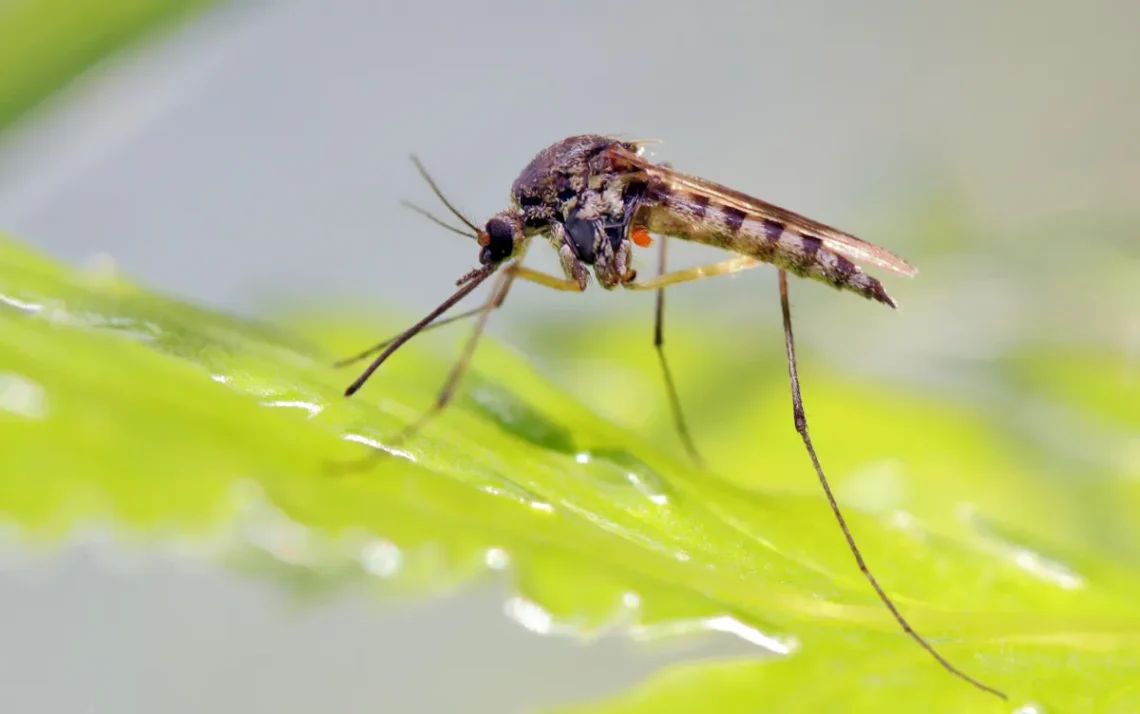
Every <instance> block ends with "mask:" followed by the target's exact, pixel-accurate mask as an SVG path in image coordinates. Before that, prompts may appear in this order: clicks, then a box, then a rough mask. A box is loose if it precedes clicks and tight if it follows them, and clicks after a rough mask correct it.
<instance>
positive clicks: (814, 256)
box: [634, 190, 895, 307]
mask: <svg viewBox="0 0 1140 714" xmlns="http://www.w3.org/2000/svg"><path fill="white" fill-rule="evenodd" d="M634 220H635V221H636V222H637V223H638V224H641V225H644V226H645V227H646V228H647V229H648V230H649V231H650V232H651V233H660V234H662V235H670V236H675V237H677V238H684V239H686V240H692V241H696V242H697V243H704V244H705V245H711V246H715V247H717V248H723V249H725V250H730V251H732V252H734V253H739V254H741V255H746V256H748V257H750V258H755V259H756V260H762V261H764V262H765V263H771V264H773V265H775V266H776V267H778V268H783V269H784V270H787V271H788V272H789V273H792V274H794V275H798V276H800V277H803V278H811V279H813V280H818V281H820V282H823V283H827V284H828V285H831V286H833V287H836V288H839V289H841V290H849V291H851V292H853V293H858V294H859V295H862V296H863V297H865V298H870V299H871V300H877V301H879V302H882V303H885V304H887V305H890V306H891V307H895V302H894V300H892V299H891V298H890V296H888V295H887V292H886V290H884V289H883V285H882V283H880V282H879V281H878V280H876V279H875V278H872V277H871V276H869V275H867V274H866V273H864V272H863V271H862V270H860V269H859V267H858V266H857V265H855V264H854V263H852V262H851V261H850V260H848V259H847V258H845V257H844V256H842V255H839V254H838V253H835V252H832V251H830V250H828V249H827V245H826V244H825V242H824V241H823V239H821V238H820V237H819V236H815V235H811V234H810V233H809V232H806V231H801V230H797V227H796V226H795V225H794V224H792V225H788V224H785V223H784V222H781V221H778V220H774V219H771V218H767V217H765V216H762V215H759V214H753V213H748V212H746V211H742V210H740V209H739V208H737V207H735V206H732V205H728V204H724V203H721V202H720V201H718V200H716V199H714V198H711V197H709V196H706V195H704V194H699V193H690V192H685V191H672V190H658V191H650V192H649V193H648V194H647V195H646V197H645V199H644V200H643V201H642V205H641V209H640V210H639V211H638V214H637V216H636V218H635V219H634Z"/></svg>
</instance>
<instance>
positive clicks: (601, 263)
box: [338, 134, 1007, 699]
mask: <svg viewBox="0 0 1140 714" xmlns="http://www.w3.org/2000/svg"><path fill="white" fill-rule="evenodd" d="M646 143H648V142H644V141H628V140H622V139H620V138H618V137H613V136H606V135H600V134H583V135H579V136H571V137H568V138H566V139H563V140H561V141H559V142H557V143H555V144H552V145H550V146H548V147H547V148H545V149H543V150H542V151H540V152H539V153H538V154H537V155H536V156H535V157H534V159H532V160H531V162H530V163H529V164H528V165H527V166H526V168H524V169H523V170H522V173H520V174H519V176H518V178H517V179H515V182H514V184H513V185H512V186H511V206H510V208H508V209H506V210H504V211H501V212H499V213H496V214H495V215H493V216H491V218H490V219H489V220H487V222H486V223H485V224H484V225H483V226H478V225H476V224H475V223H473V222H472V221H471V220H469V219H468V218H467V217H466V216H464V215H463V213H461V212H460V211H459V210H458V209H456V208H455V206H453V205H452V204H451V202H450V201H448V199H447V198H446V197H445V196H444V194H443V192H442V191H441V190H440V189H439V187H438V186H437V185H436V183H435V181H434V180H433V179H432V177H431V175H430V174H429V173H428V172H427V170H426V169H425V168H424V166H423V164H422V163H420V161H419V159H418V158H416V157H415V156H412V161H413V163H415V165H416V168H417V169H418V170H419V173H420V174H421V175H422V176H423V178H424V180H426V181H427V183H428V185H429V186H430V187H431V189H432V191H433V192H434V193H435V195H436V197H437V198H438V199H439V200H440V202H441V203H443V205H444V206H445V207H446V208H447V210H448V211H450V212H451V214H452V215H453V216H455V218H456V219H458V220H459V221H460V222H461V223H462V224H463V226H464V227H465V228H460V227H456V226H454V225H451V224H450V223H448V222H446V221H444V220H441V219H440V218H437V217H436V216H434V215H432V214H431V213H430V212H428V211H426V210H424V209H422V208H420V207H419V206H416V205H414V204H410V203H407V202H405V205H407V206H408V207H410V208H412V209H413V210H415V211H417V212H418V213H420V214H422V215H424V216H425V217H427V218H428V219H429V220H431V221H433V222H434V223H436V224H437V225H440V226H442V227H443V228H445V229H447V230H449V231H452V232H454V233H458V234H460V235H464V236H467V237H469V238H474V239H475V242H476V243H477V244H478V245H479V264H480V265H479V267H478V268H475V269H474V270H471V271H470V272H468V273H466V274H465V275H463V276H462V277H460V278H459V280H457V281H456V287H457V288H458V289H457V290H456V291H455V293H454V294H452V295H451V297H449V298H447V299H446V300H444V301H443V302H442V303H441V304H440V305H439V306H438V307H437V308H435V309H434V310H432V311H431V312H429V313H428V314H427V315H426V316H425V317H424V318H423V319H422V320H420V321H419V322H417V323H416V324H414V325H412V326H411V327H409V328H408V329H407V330H405V331H404V332H402V333H400V334H399V335H398V336H396V337H394V338H392V339H389V340H385V341H384V342H381V343H380V344H377V345H375V346H373V347H371V348H369V349H367V350H365V351H363V352H361V353H360V354H358V355H355V356H353V357H350V358H348V359H346V360H343V361H341V362H340V363H338V366H343V365H347V364H351V363H354V362H357V361H360V360H364V359H367V358H368V357H370V356H372V355H374V354H376V353H377V352H379V354H378V355H377V356H376V357H375V358H374V359H373V360H372V362H371V364H369V365H368V367H367V369H365V370H364V372H363V373H362V374H361V375H360V376H359V377H358V378H357V379H356V381H354V382H353V383H352V384H351V385H349V387H348V388H347V389H346V390H345V395H346V396H352V395H353V394H355V393H356V392H357V390H359V389H360V388H361V387H362V386H363V385H364V383H365V382H366V381H368V378H369V377H371V376H372V373H373V372H375V371H376V369H377V368H378V367H380V365H381V364H383V363H384V361H385V360H387V359H388V357H389V356H391V355H392V353H393V352H395V351H396V350H398V349H399V348H400V347H401V346H402V345H403V344H404V343H406V342H407V341H408V340H410V339H411V338H412V337H414V336H415V335H416V334H418V333H420V332H423V331H424V330H427V329H431V328H433V327H440V326H442V325H444V324H447V323H450V322H455V321H457V320H462V319H465V318H471V317H474V318H476V321H475V327H474V329H473V330H472V332H471V336H470V337H469V338H468V340H467V342H466V344H465V346H464V348H463V352H462V353H461V355H460V357H459V359H458V360H457V361H456V363H455V365H454V366H453V367H452V369H451V371H450V373H449V374H448V377H447V380H446V381H445V382H444V385H443V387H442V388H441V390H440V392H439V394H438V396H437V398H436V400H435V402H434V403H433V404H432V406H431V407H430V408H429V409H427V410H426V411H425V412H424V413H423V414H422V416H420V417H419V418H418V419H417V420H415V421H413V422H411V423H410V424H409V425H408V426H407V427H405V428H404V430H403V431H401V432H400V433H399V434H398V435H397V437H396V438H397V440H398V441H402V440H404V439H407V438H409V437H411V436H413V435H415V434H416V433H417V432H418V431H419V430H420V429H421V428H422V427H423V425H424V424H425V423H426V422H427V421H428V420H430V419H431V418H432V417H434V416H435V415H437V414H438V413H439V412H440V411H442V410H443V409H444V408H445V407H446V406H447V405H448V403H449V402H450V401H451V398H452V397H453V396H454V394H455V392H456V388H457V386H458V384H459V382H460V380H461V379H462V377H463V375H464V373H465V372H466V370H467V367H468V365H469V363H470V360H471V356H472V354H473V353H474V351H475V347H476V345H477V344H478V342H479V338H480V336H481V335H482V334H483V331H484V328H485V326H486V324H487V319H488V317H489V316H490V314H491V312H492V311H493V310H495V309H497V308H499V307H500V306H501V305H502V304H503V301H504V300H505V299H506V297H507V292H508V291H509V290H510V287H511V285H512V284H513V283H514V281H516V280H520V279H521V280H525V281H528V282H532V283H537V284H539V285H543V286H545V287H548V288H553V289H555V290H562V291H566V292H582V291H584V290H585V289H586V288H587V286H588V285H589V283H590V269H591V268H593V277H594V279H595V280H596V281H597V283H598V284H599V285H600V286H601V287H602V288H603V289H605V290H613V289H615V288H618V287H622V288H625V289H627V290H654V291H656V309H655V321H654V330H653V346H654V348H655V351H656V353H657V358H658V362H659V364H660V366H661V371H662V374H663V377H664V382H665V387H666V390H667V392H668V398H669V405H670V410H671V413H672V417H673V422H674V426H675V428H676V431H677V434H678V436H679V437H680V440H681V442H682V445H683V446H684V448H685V450H686V451H687V452H688V454H689V456H690V457H691V458H692V460H693V461H694V462H696V463H697V465H698V466H703V464H704V460H703V459H702V458H701V456H700V452H699V451H698V450H697V448H696V446H695V444H694V443H693V439H692V436H691V435H690V432H689V428H688V426H687V425H686V423H685V418H684V415H683V412H682V410H681V404H680V399H679V398H678V395H677V390H676V387H675V385H674V382H673V376H672V374H671V372H670V370H669V365H668V363H667V361H666V359H665V351H664V341H665V339H664V322H665V288H667V287H669V286H671V285H677V284H679V283H685V282H690V281H693V280H697V279H699V278H706V277H711V276H714V275H725V274H728V273H735V272H738V271H741V270H747V269H750V268H755V267H758V266H761V265H767V264H771V265H774V266H775V267H776V268H777V270H778V278H779V280H778V283H779V290H780V307H781V311H782V313H783V326H784V346H785V350H786V352H787V360H788V378H789V382H790V387H791V397H792V414H793V418H794V422H795V428H796V431H797V432H799V435H800V437H801V439H802V440H803V443H804V447H805V448H806V450H807V453H808V456H809V457H810V459H811V462H812V466H813V467H814V468H815V473H816V476H818V478H819V483H820V485H821V486H822V487H823V492H824V494H825V495H826V496H827V501H828V504H829V505H830V506H831V511H832V513H833V514H834V516H835V520H836V521H837V522H838V523H839V527H840V529H841V530H842V531H843V536H844V538H845V539H846V540H847V546H848V548H849V549H850V550H851V553H852V555H853V556H854V557H855V562H856V564H857V565H858V566H859V570H860V572H862V574H863V576H864V577H865V578H866V579H867V582H868V583H870V585H871V587H872V588H873V589H874V591H875V593H876V594H877V595H878V597H879V599H880V600H881V601H882V602H883V604H884V605H885V606H886V608H887V609H888V610H889V611H890V613H891V615H892V616H893V617H894V619H895V620H896V621H897V622H898V624H899V626H900V627H901V628H902V630H903V632H905V633H906V634H907V635H908V636H909V637H910V638H911V639H913V640H914V641H915V642H916V643H917V644H918V645H919V646H921V647H922V648H923V649H924V650H926V651H927V652H928V653H929V654H930V655H931V656H932V657H933V658H934V659H935V660H937V662H938V663H939V664H940V665H942V667H943V668H945V669H946V671H948V672H950V673H951V674H952V675H954V676H955V677H958V678H960V679H963V680H965V681H966V682H969V683H970V684H972V685H973V686H975V687H977V688H978V689H980V690H982V691H985V692H988V693H990V694H993V695H995V696H997V697H1000V698H1001V699H1006V698H1007V697H1006V695H1005V693H1003V692H1001V691H1000V690H998V689H995V688H993V687H991V686H989V685H986V684H984V683H982V682H981V681H979V680H977V679H975V678H974V677H972V676H970V675H968V674H967V673H966V672H964V671H963V670H961V669H959V668H957V667H956V666H954V665H953V664H951V663H950V661H949V660H947V659H946V658H945V657H943V656H942V655H941V654H940V653H939V652H938V651H937V650H936V649H935V648H934V646H933V645H932V644H931V643H930V642H929V641H927V640H926V638H924V637H923V636H922V635H920V634H919V633H918V632H916V631H915V629H914V628H913V627H911V625H910V623H909V622H908V621H907V620H906V618H905V617H904V616H903V615H902V613H901V612H900V611H899V609H898V608H897V607H896V606H895V604H894V602H893V601H892V600H891V598H890V596H889V595H887V593H886V591H885V590H884V589H883V588H882V586H880V585H879V582H878V581H877V580H876V579H875V576H874V575H872V574H871V570H870V569H869V568H868V567H867V563H866V561H864V559H863V555H862V553H861V552H860V550H859V547H858V545H856V543H855V538H854V536H853V535H852V533H851V530H850V528H849V527H848V526H847V521H846V519H844V517H843V513H842V511H841V510H840V508H839V503H838V502H837V501H836V500H835V496H834V494H833V493H832V491H831V486H830V485H829V484H828V481H827V477H826V476H825V475H824V471H823V467H822V466H821V465H820V461H819V457H818V456H817V455H816V450H815V447H814V445H813V444H812V440H811V437H810V436H809V433H808V423H807V416H806V414H805V412H804V405H803V398H802V395H801V392H800V379H799V373H798V369H797V366H796V350H795V341H794V339H793V336H792V317H791V308H790V306H789V302H788V273H791V274H793V275H796V276H799V277H802V278H809V279H811V280H815V281H818V282H822V283H825V284H827V285H830V286H832V287H833V288H836V289H839V290H843V291H847V292H852V293H855V294H857V295H861V296H863V297H864V298H867V299H870V300H873V301H876V302H879V303H883V304H884V305H888V306H890V307H892V308H894V307H897V305H896V303H895V301H894V300H893V299H892V298H891V297H890V296H889V295H887V292H886V290H885V289H884V288H883V285H882V283H880V282H879V281H878V280H877V279H875V278H873V277H871V276H869V275H867V274H866V273H864V272H863V271H862V270H861V269H860V268H859V267H858V266H857V265H856V263H857V262H858V263H863V264H865V265H868V266H873V267H875V268H881V269H883V270H888V271H891V272H893V273H896V274H898V275H903V276H907V277H912V276H914V275H915V274H916V273H917V270H916V269H915V268H914V266H912V265H911V264H910V263H908V262H906V261H905V260H903V259H902V258H900V257H898V256H896V255H894V254H893V253H891V252H890V251H887V250H885V249H883V248H880V247H879V246H876V245H872V244H871V243H868V242H866V241H863V240H861V239H859V238H856V237H855V236H852V235H850V234H847V233H844V232H842V231H840V230H838V229H836V228H832V227H831V226H827V225H824V224H823V223H819V222H817V221H814V220H812V219H810V218H807V217H805V216H802V215H799V214H797V213H793V212H791V211H788V210H785V209H783V208H780V207H778V206H774V205H772V204H770V203H767V202H765V201H762V200H760V199H758V198H753V197H752V196H748V195H746V194H744V193H741V192H740V191H736V190H734V189H731V188H729V187H727V186H723V185H721V184H718V183H714V182H712V181H709V180H706V179H703V178H699V177H697V176H692V175H689V174H684V173H681V172H679V171H676V170H674V169H673V168H672V166H670V165H668V164H659V163H655V162H652V161H650V160H648V159H647V158H645V157H644V156H643V151H644V147H645V144H646ZM653 235H657V236H660V237H661V240H659V242H658V246H659V247H658V267H657V275H656V276H655V277H652V278H649V279H646V280H638V279H637V271H636V270H634V269H633V268H632V267H631V265H630V263H631V257H632V253H633V246H635V245H636V246H639V247H648V246H649V245H650V244H651V240H652V236H653ZM537 236H541V237H543V238H545V239H546V240H548V241H549V242H550V244H551V246H553V248H554V250H555V251H557V253H558V257H559V260H560V262H561V265H562V272H563V275H562V276H557V275H551V274H549V273H544V272H540V271H537V270H532V269H531V268H527V267H525V266H524V265H523V259H524V257H525V255H526V251H527V249H528V247H529V246H530V242H531V239H532V238H535V237H537ZM668 237H673V238H680V239H683V240H688V241H693V242H695V243H702V244H705V245H710V246H713V247H716V248H721V249H724V250H726V251H729V252H731V253H734V254H735V255H734V256H733V257H731V258H728V259H727V260H722V261H720V262H717V263H710V264H707V265H701V266H697V267H693V268H688V269H684V270H677V271H673V272H667V271H666V244H667V242H666V240H665V239H666V238H668ZM492 276H495V279H494V280H493V281H492V288H491V292H490V296H489V297H488V299H487V300H486V302H484V303H483V304H482V305H481V306H480V307H478V308H476V309H474V310H470V311H468V312H464V313H461V314H458V315H455V316H452V317H448V318H443V319H440V318H441V317H442V316H443V315H444V313H446V312H447V311H448V310H450V309H451V308H452V307H453V306H455V305H456V303H458V302H460V301H461V300H462V299H463V298H465V297H466V296H467V295H469V294H470V293H471V292H472V291H474V290H475V289H476V288H477V287H478V286H479V285H481V284H482V283H483V282H484V281H486V280H488V279H490V278H491V277H492Z"/></svg>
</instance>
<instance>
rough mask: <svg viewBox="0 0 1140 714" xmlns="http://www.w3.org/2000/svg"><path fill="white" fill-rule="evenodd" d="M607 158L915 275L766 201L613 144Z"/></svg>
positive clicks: (880, 251) (869, 246) (857, 257)
mask: <svg viewBox="0 0 1140 714" xmlns="http://www.w3.org/2000/svg"><path fill="white" fill-rule="evenodd" d="M609 156H610V159H611V160H612V161H613V162H614V164H615V165H617V166H621V167H633V168H636V169H637V170H639V171H640V172H642V173H644V174H645V175H646V176H647V177H648V178H649V180H650V181H656V182H660V183H662V184H663V185H664V186H665V188H667V189H668V190H671V191H678V190H687V191H691V192H695V193H698V194H705V195H707V196H709V197H710V198H713V199H715V200H717V201H719V202H721V203H724V204H727V205H731V206H734V207H736V208H738V209H740V210H741V211H744V212H745V213H748V214H751V215H754V216H756V217H758V218H766V219H770V220H774V221H779V222H781V223H783V224H784V225H786V226H787V227H788V228H791V229H794V230H795V231H796V232H797V233H800V234H803V235H811V236H815V237H817V238H819V239H820V240H821V241H823V244H824V245H825V246H826V247H827V249H828V250H831V251H832V252H834V253H838V254H839V255H842V256H843V257H845V258H848V259H849V260H852V261H854V262H857V263H864V264H867V265H873V266H875V267H878V268H883V269H884V270H890V271H891V272H894V273H898V274H899V275H905V276H907V277H912V276H914V275H915V274H917V273H918V270H917V269H916V268H915V267H914V266H913V265H911V264H910V263H908V262H906V261H905V260H903V259H902V258H900V257H898V256H897V255H895V254H894V253H892V252H890V251H889V250H887V249H885V248H880V247H879V246H877V245H875V244H873V243H868V242H867V241H865V240H862V239H860V238H856V237H855V236H853V235H851V234H849V233H844V232H843V231H841V230H839V229H837V228H832V227H831V226H829V225H825V224H823V223H820V222H819V221H814V220H812V219H810V218H808V217H807V216H801V215H800V214H798V213H794V212H792V211H789V210H787V209H784V208H780V207H779V206H775V205H773V204H771V203H768V202H767V201H761V200H760V199H758V198H754V197H752V196H749V195H748V194H745V193H741V192H740V191H737V190H735V189H732V188H729V187H728V186H723V185H721V184H719V183H716V182H714V181H709V180H708V179H703V178H700V177H699V176H692V175H690V174H685V173H681V172H680V171H677V170H675V169H672V168H669V167H667V166H662V165H661V164H656V163H653V162H652V161H649V160H648V159H646V158H645V157H643V156H641V155H640V154H637V153H634V152H632V151H630V150H628V149H626V148H624V147H623V146H622V145H621V144H617V143H615V144H614V145H613V146H611V147H610V149H609Z"/></svg>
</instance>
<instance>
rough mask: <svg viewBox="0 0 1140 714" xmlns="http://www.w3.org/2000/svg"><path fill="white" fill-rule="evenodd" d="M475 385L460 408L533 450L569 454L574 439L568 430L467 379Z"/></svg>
mask: <svg viewBox="0 0 1140 714" xmlns="http://www.w3.org/2000/svg"><path fill="white" fill-rule="evenodd" d="M470 379H472V380H473V381H474V382H475V384H473V386H471V387H470V388H469V389H468V390H467V392H466V393H465V396H464V397H463V402H464V404H467V405H468V406H471V407H473V408H474V409H475V410H476V411H477V412H479V413H480V414H482V415H483V416H484V417H486V418H487V419H488V420H490V421H491V422H492V423H494V424H495V425H497V426H498V427H499V428H501V429H502V430H503V431H506V432H508V433H509V434H511V435H513V436H516V437H518V438H520V439H523V440H524V441H528V442H530V443H532V444H534V445H536V446H540V447H542V448H544V449H549V450H551V451H557V452H559V453H562V454H573V453H575V452H576V451H577V449H575V447H574V438H573V436H571V434H570V430H569V429H567V428H566V427H565V426H562V425H561V424H558V423H555V422H554V421H552V420H550V419H549V418H548V417H547V416H546V415H544V414H542V413H541V412H539V411H538V410H536V409H534V408H533V407H532V406H530V405H529V404H527V403H526V402H524V401H522V400H521V399H519V398H518V397H517V396H515V395H514V394H513V393H512V392H509V391H507V390H506V389H504V388H503V387H501V386H499V385H497V384H494V383H492V382H488V381H486V380H481V379H479V378H478V377H477V376H475V375H472V376H471V377H470Z"/></svg>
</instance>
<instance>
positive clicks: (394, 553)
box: [360, 540, 404, 578]
mask: <svg viewBox="0 0 1140 714" xmlns="http://www.w3.org/2000/svg"><path fill="white" fill-rule="evenodd" d="M360 564H361V565H362V566H363V567H364V569H365V570H367V571H368V572H369V573H372V574H373V575H378V576H380V577H381V578H390V577H392V576H393V575H395V574H396V573H398V572H400V568H401V567H402V566H403V564H404V554H403V553H402V552H401V551H400V549H399V547H397V546H396V544H395V543H393V542H391V541H388V540H374V541H370V542H368V543H366V544H365V545H364V547H363V548H361V550H360Z"/></svg>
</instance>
